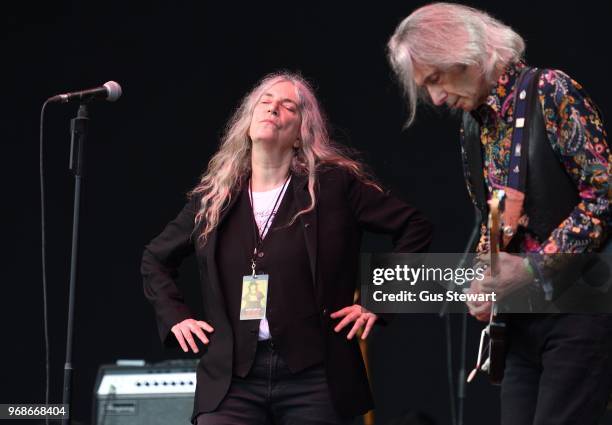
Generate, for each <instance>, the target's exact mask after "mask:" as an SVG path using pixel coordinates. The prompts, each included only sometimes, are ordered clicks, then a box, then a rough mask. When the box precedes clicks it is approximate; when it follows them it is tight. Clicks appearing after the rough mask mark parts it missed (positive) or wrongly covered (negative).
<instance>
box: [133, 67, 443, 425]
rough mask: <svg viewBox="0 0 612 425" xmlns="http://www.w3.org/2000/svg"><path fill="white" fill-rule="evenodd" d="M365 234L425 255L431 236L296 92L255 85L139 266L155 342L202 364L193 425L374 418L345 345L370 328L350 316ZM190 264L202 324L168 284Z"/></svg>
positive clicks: (278, 83) (356, 355)
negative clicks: (193, 258) (197, 280)
mask: <svg viewBox="0 0 612 425" xmlns="http://www.w3.org/2000/svg"><path fill="white" fill-rule="evenodd" d="M363 230H369V231H374V232H380V233H388V234H391V235H392V236H393V241H394V245H395V250H396V251H401V252H415V251H423V250H425V249H426V248H427V246H428V244H429V241H430V235H431V228H430V225H429V223H428V222H427V220H426V219H425V218H424V217H423V216H422V215H421V214H420V213H418V212H417V211H416V210H415V209H414V208H412V207H410V206H408V205H406V204H405V203H403V202H401V201H399V200H398V199H396V198H394V197H392V196H390V195H389V194H388V193H385V192H384V191H383V190H382V189H381V188H380V186H379V185H378V184H376V183H375V182H374V181H373V180H372V179H370V178H369V177H368V176H367V175H366V173H365V171H364V168H363V166H362V165H361V164H360V163H359V162H357V161H355V160H354V159H351V158H350V157H349V156H347V155H346V154H345V153H343V150H342V149H340V148H339V147H338V146H337V145H335V144H334V143H333V142H332V141H331V140H330V137H329V134H328V129H327V123H326V121H325V119H324V117H323V114H322V112H321V109H320V107H319V105H318V102H317V100H316V98H315V95H314V93H313V90H312V89H311V87H310V86H309V85H308V84H307V82H306V81H305V80H303V79H302V78H301V77H299V76H297V75H294V74H289V73H282V74H273V75H270V76H268V77H266V78H264V79H263V80H262V81H261V82H260V83H259V84H258V85H257V86H256V87H255V88H254V89H253V90H252V91H251V92H250V93H249V94H247V96H246V97H245V98H244V100H243V101H242V103H241V104H240V106H239V108H238V109H237V111H236V112H235V114H234V116H233V117H232V119H231V120H230V122H229V124H228V125H227V129H226V131H225V134H224V136H223V138H222V141H221V147H220V149H219V151H218V152H217V153H216V154H215V155H214V156H213V157H212V159H211V160H210V162H209V164H208V168H207V170H206V171H205V173H204V175H203V177H202V178H201V180H200V182H199V184H198V185H197V186H196V187H195V188H194V189H193V190H192V191H191V193H190V197H189V201H188V202H187V205H186V206H185V207H184V208H183V210H182V211H181V212H180V213H179V215H178V216H177V217H176V219H175V220H173V221H172V222H171V223H169V224H168V225H167V227H166V228H165V229H164V231H163V232H162V233H161V234H160V235H159V236H158V237H156V238H155V239H153V241H152V242H151V243H150V244H149V245H147V247H146V249H145V252H144V255H143V260H142V274H143V277H144V288H145V295H146V297H147V298H148V299H149V300H150V301H151V303H152V304H153V306H154V308H155V311H156V314H157V320H158V327H159V332H160V336H161V338H162V340H163V341H164V342H165V343H166V344H173V345H176V344H177V343H178V344H179V345H180V346H181V347H182V349H183V351H189V350H192V351H193V352H194V353H198V352H200V351H201V353H202V357H201V360H200V363H199V366H198V369H197V389H196V396H195V406H194V411H193V416H192V421H193V422H194V423H196V422H197V423H198V424H200V425H208V424H222V423H223V424H227V423H239V424H253V423H279V424H285V423H292V424H315V423H316V424H318V423H325V424H340V423H349V422H350V421H351V420H352V418H354V417H355V416H356V415H359V414H363V413H365V412H366V411H368V410H369V409H371V408H372V401H371V395H370V391H369V386H368V381H367V377H366V374H365V368H364V365H363V361H362V358H361V354H360V350H359V347H358V344H357V342H356V341H355V339H353V337H354V336H355V335H356V333H357V332H358V331H359V330H360V329H361V330H362V334H361V337H362V338H366V337H367V335H368V333H369V332H370V329H371V328H372V326H373V325H374V323H375V322H376V321H377V319H378V317H377V316H376V315H375V314H373V313H371V312H368V311H367V310H365V309H363V308H361V307H360V306H359V305H354V304H353V295H354V291H355V285H356V281H357V279H356V277H357V265H358V255H359V248H360V241H361V234H362V231H363ZM193 253H195V254H196V255H197V258H198V265H199V268H200V277H201V290H202V296H203V300H204V317H202V318H195V317H194V315H193V314H192V312H191V311H189V309H188V307H187V306H186V304H185V303H184V300H183V298H182V295H181V293H180V291H179V289H178V288H177V285H176V282H175V278H176V276H177V270H178V267H179V265H180V263H181V261H182V260H183V259H184V258H185V257H187V256H188V255H191V254H193Z"/></svg>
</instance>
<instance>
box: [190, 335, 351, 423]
mask: <svg viewBox="0 0 612 425" xmlns="http://www.w3.org/2000/svg"><path fill="white" fill-rule="evenodd" d="M349 390H350V389H347V391H349ZM351 422H352V419H351V420H349V419H342V418H340V417H339V416H338V414H337V413H336V411H335V410H334V407H333V405H332V402H331V399H330V396H329V389H328V386H327V379H326V376H325V368H324V367H323V365H316V366H312V367H309V368H307V369H305V370H303V371H301V372H298V373H295V374H293V373H291V371H290V370H289V368H288V367H287V364H286V363H285V362H284V361H283V359H282V358H281V357H280V356H279V355H278V352H277V351H276V350H275V349H274V347H273V346H272V344H271V343H270V342H268V341H262V342H259V343H258V344H257V353H256V356H255V361H254V363H253V367H252V368H251V371H250V372H249V374H248V375H247V376H246V377H245V378H240V377H237V376H234V377H233V378H232V383H231V385H230V388H229V390H228V392H227V394H226V396H225V398H224V399H223V400H222V401H221V404H220V405H219V407H218V408H217V409H216V410H215V411H214V412H210V413H202V414H200V415H198V418H197V425H230V424H231V425H234V424H235V425H241V424H245V425H260V424H266V425H267V424H279V425H315V424H321V425H323V424H329V425H339V424H342V425H344V424H350V423H351Z"/></svg>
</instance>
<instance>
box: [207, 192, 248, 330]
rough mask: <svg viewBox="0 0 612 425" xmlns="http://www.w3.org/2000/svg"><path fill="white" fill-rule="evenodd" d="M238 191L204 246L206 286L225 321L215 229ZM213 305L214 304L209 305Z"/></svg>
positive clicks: (236, 193) (232, 199)
mask: <svg viewBox="0 0 612 425" xmlns="http://www.w3.org/2000/svg"><path fill="white" fill-rule="evenodd" d="M240 195H241V194H240V191H239V190H237V191H234V192H233V194H232V198H231V200H230V202H229V204H228V205H227V207H226V208H224V209H223V211H222V212H221V215H220V216H219V223H217V226H216V227H215V228H214V229H213V231H212V232H211V233H210V235H209V237H208V243H207V244H206V266H207V270H208V280H209V282H208V284H209V285H210V289H211V292H212V293H213V294H214V296H215V297H216V298H217V300H218V303H217V305H218V306H219V307H220V311H222V312H223V314H224V315H225V316H226V319H227V311H225V297H224V296H223V291H221V284H220V280H219V270H218V269H217V261H216V258H215V253H216V252H217V229H218V228H219V226H220V225H221V223H222V222H223V220H224V219H225V217H227V213H228V212H229V211H230V210H231V209H232V208H233V207H234V205H236V202H237V200H238V197H239V196H240ZM211 305H214V303H211Z"/></svg>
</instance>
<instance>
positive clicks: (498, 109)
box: [477, 61, 526, 120]
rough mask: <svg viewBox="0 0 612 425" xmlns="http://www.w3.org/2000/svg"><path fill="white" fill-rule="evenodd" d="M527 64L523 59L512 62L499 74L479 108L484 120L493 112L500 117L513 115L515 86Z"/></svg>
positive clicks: (478, 110) (505, 117)
mask: <svg viewBox="0 0 612 425" xmlns="http://www.w3.org/2000/svg"><path fill="white" fill-rule="evenodd" d="M525 66H526V65H525V63H524V62H521V61H519V62H515V63H512V64H510V65H508V66H507V67H506V69H505V70H504V72H503V73H502V74H501V75H500V76H499V78H498V79H497V83H495V86H493V88H492V89H491V91H490V92H489V95H488V96H487V98H486V100H485V102H484V104H482V105H481V106H480V107H479V108H478V109H477V112H478V114H479V115H480V117H481V118H482V119H483V120H486V119H487V117H488V116H490V115H491V114H493V115H494V116H495V117H497V118H500V119H507V118H509V117H510V116H512V106H513V105H512V99H513V97H514V89H515V87H514V86H515V85H516V80H517V79H518V77H519V75H520V74H521V71H522V70H523V69H524V68H525Z"/></svg>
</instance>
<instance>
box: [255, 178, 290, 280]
mask: <svg viewBox="0 0 612 425" xmlns="http://www.w3.org/2000/svg"><path fill="white" fill-rule="evenodd" d="M289 177H291V173H288V174H287V178H286V179H285V182H284V183H283V186H282V187H281V190H280V192H279V193H278V196H277V197H276V201H274V206H273V207H272V211H270V214H269V215H268V218H267V219H266V223H265V224H264V225H263V227H262V229H261V230H259V227H258V226H257V220H256V219H255V203H254V201H253V179H249V198H250V199H251V213H252V217H253V235H254V239H255V249H254V250H253V255H252V256H251V269H252V271H253V276H255V267H256V266H257V253H258V252H260V251H261V246H262V245H263V239H264V232H265V231H266V229H267V228H268V224H269V223H270V219H271V218H272V216H273V215H274V213H275V211H276V207H277V206H278V203H279V201H280V199H281V197H282V196H283V193H285V189H286V187H287V183H288V182H289Z"/></svg>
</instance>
